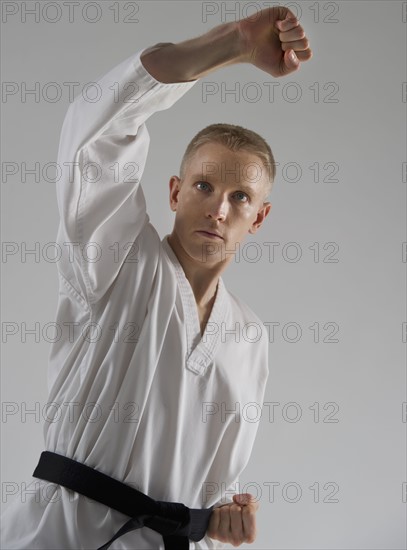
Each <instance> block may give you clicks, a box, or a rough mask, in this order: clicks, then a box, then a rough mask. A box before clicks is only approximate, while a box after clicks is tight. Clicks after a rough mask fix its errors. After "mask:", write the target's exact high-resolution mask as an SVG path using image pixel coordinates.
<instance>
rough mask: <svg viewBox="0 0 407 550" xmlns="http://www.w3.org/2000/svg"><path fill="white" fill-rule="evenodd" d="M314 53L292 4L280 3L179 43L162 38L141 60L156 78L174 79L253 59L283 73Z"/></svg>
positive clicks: (271, 71) (187, 78)
mask: <svg viewBox="0 0 407 550" xmlns="http://www.w3.org/2000/svg"><path fill="white" fill-rule="evenodd" d="M293 52H294V53H295V55H294V58H292V57H291V54H292V53H293ZM311 57H312V52H311V50H310V48H309V43H308V39H307V38H306V36H305V33H304V30H303V28H302V26H301V25H300V24H299V22H298V20H297V19H296V18H295V16H294V14H293V13H292V12H291V11H290V10H289V9H287V8H284V7H280V6H277V7H273V8H267V9H265V10H262V11H261V12H259V13H258V14H257V15H256V17H253V16H250V17H248V18H246V19H242V20H240V21H237V22H232V23H225V24H223V25H219V26H217V27H215V28H213V29H211V30H210V31H209V32H207V33H205V34H203V35H201V36H198V37H197V38H192V39H190V40H185V41H183V42H179V43H178V44H172V43H160V44H156V45H155V46H152V47H151V48H148V49H147V50H145V51H144V52H143V54H142V56H141V61H142V63H143V65H144V66H145V68H146V69H147V71H148V72H149V73H150V74H151V75H152V76H153V77H154V78H156V80H159V81H160V82H166V83H169V82H187V81H190V80H196V79H197V78H201V77H202V76H205V75H207V74H208V73H210V72H212V71H214V70H216V69H219V68H221V67H226V66H228V65H232V64H234V63H252V64H253V65H255V66H256V67H258V68H259V69H261V70H263V71H265V72H267V73H269V74H271V75H273V76H275V77H280V76H285V75H287V74H289V73H291V72H294V71H296V70H297V69H298V68H299V66H300V62H303V61H307V60H308V59H310V58H311Z"/></svg>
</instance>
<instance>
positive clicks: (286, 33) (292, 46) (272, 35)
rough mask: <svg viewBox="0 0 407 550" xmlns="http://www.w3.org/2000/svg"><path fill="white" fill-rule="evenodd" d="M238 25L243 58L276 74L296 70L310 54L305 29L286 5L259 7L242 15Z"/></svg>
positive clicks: (282, 74) (279, 74) (281, 74)
mask: <svg viewBox="0 0 407 550" xmlns="http://www.w3.org/2000/svg"><path fill="white" fill-rule="evenodd" d="M238 29H239V32H240V36H241V40H242V45H243V50H244V52H245V58H246V59H245V60H246V61H247V62H249V63H252V64H253V65H255V66H256V67H258V68H259V69H261V70H263V71H265V72H267V73H269V74H271V75H273V76H275V77H280V76H285V75H287V74H289V73H292V72H294V71H296V70H297V69H299V66H300V62H301V61H308V60H309V59H311V57H312V51H311V49H310V48H309V42H308V39H307V37H306V36H305V33H304V30H303V28H302V27H301V25H300V24H299V22H298V20H297V19H296V17H295V15H294V14H293V13H292V12H291V11H290V10H289V9H288V8H284V7H282V6H277V7H274V8H267V9H265V10H262V11H260V12H259V13H257V15H255V16H254V15H252V16H250V17H247V18H246V19H241V20H240V21H239V22H238ZM292 54H294V58H292V57H291V56H292Z"/></svg>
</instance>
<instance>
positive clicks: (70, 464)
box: [33, 451, 213, 550]
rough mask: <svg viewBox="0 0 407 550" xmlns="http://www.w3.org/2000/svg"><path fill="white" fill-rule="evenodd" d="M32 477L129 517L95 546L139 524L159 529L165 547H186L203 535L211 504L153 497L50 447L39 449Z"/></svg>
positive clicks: (174, 549) (103, 548)
mask: <svg viewBox="0 0 407 550" xmlns="http://www.w3.org/2000/svg"><path fill="white" fill-rule="evenodd" d="M33 477H38V478H40V479H44V480H46V481H50V482H52V483H57V484H58V485H63V486H64V487H67V488H68V489H71V490H72V491H76V492H77V493H80V494H82V495H84V496H87V497H89V498H91V499H93V500H96V501H98V502H101V503H102V504H105V505H106V506H109V507H110V508H114V509H115V510H118V511H119V512H121V513H122V514H126V515H127V516H130V517H131V519H130V520H129V521H128V522H127V523H125V524H124V525H123V526H122V527H121V528H120V529H119V530H118V531H117V533H116V534H115V535H114V537H112V538H111V539H110V540H109V542H107V543H106V544H104V545H103V546H101V547H100V548H98V550H107V548H109V546H110V545H111V544H112V542H113V541H114V540H116V539H117V538H119V537H121V536H122V535H124V534H125V533H127V532H128V531H133V530H135V529H140V528H141V527H149V528H150V529H153V530H154V531H157V532H158V533H160V534H161V535H162V537H163V539H164V547H165V550H189V539H190V540H193V541H199V540H201V539H202V538H203V537H204V536H205V533H206V530H207V528H208V524H209V518H210V515H211V512H212V508H213V506H212V507H211V508H206V509H193V508H188V507H187V506H185V505H184V504H181V503H179V502H165V501H160V500H154V499H152V498H150V497H149V496H147V495H145V494H144V493H142V492H141V491H138V490H137V489H134V488H133V487H130V485H126V484H125V483H122V482H121V481H118V480H116V479H114V478H112V477H110V476H108V475H106V474H102V473H101V472H98V471H97V470H95V469H94V468H90V467H89V466H86V465H85V464H81V463H80V462H77V461H76V460H72V459H71V458H67V457H65V456H62V455H59V454H56V453H51V452H50V451H44V452H42V453H41V457H40V460H39V462H38V465H37V467H36V468H35V470H34V473H33Z"/></svg>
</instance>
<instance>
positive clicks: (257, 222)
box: [249, 202, 271, 235]
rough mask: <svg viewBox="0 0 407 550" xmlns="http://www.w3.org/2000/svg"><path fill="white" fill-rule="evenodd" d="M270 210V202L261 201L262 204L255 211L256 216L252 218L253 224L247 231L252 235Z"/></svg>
mask: <svg viewBox="0 0 407 550" xmlns="http://www.w3.org/2000/svg"><path fill="white" fill-rule="evenodd" d="M270 210H271V202H265V203H263V206H262V207H261V208H260V209H259V211H258V212H257V218H256V219H255V220H254V222H253V224H252V225H251V227H250V229H249V233H251V234H252V235H254V234H255V233H256V231H258V230H259V229H260V226H261V224H262V223H263V222H264V220H265V219H266V217H267V216H268V214H269V212H270Z"/></svg>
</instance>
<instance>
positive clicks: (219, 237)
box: [196, 229, 223, 241]
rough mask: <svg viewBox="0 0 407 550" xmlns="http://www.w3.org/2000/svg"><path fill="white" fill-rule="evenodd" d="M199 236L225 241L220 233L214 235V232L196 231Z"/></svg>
mask: <svg viewBox="0 0 407 550" xmlns="http://www.w3.org/2000/svg"><path fill="white" fill-rule="evenodd" d="M196 233H198V234H199V235H202V236H203V237H207V238H208V239H220V240H221V241H223V237H221V236H220V235H219V234H218V233H214V232H212V231H206V230H205V229H202V230H200V231H196Z"/></svg>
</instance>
